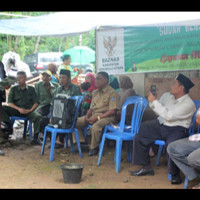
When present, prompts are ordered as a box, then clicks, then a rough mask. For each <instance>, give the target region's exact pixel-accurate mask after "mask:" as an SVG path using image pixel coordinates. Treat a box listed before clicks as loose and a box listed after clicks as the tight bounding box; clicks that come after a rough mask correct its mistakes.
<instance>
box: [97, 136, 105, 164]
mask: <svg viewBox="0 0 200 200" xmlns="http://www.w3.org/2000/svg"><path fill="white" fill-rule="evenodd" d="M105 139H106V137H105V135H103V137H102V140H101V143H100V146H99V158H98V162H97V165H99V164H100V162H101V157H102V154H103V147H104V143H105Z"/></svg>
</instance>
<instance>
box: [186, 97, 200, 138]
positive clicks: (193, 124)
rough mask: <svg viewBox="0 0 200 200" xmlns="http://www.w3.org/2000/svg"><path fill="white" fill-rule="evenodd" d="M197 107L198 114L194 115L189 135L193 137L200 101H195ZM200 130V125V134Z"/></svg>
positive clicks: (199, 127)
mask: <svg viewBox="0 0 200 200" xmlns="http://www.w3.org/2000/svg"><path fill="white" fill-rule="evenodd" d="M193 102H194V104H195V106H196V112H195V113H194V115H193V117H192V121H191V123H190V127H189V131H188V133H189V135H193V134H194V130H195V124H196V116H197V112H198V108H199V106H200V101H198V100H194V101H193ZM199 129H200V125H199V126H198V130H197V131H198V132H199Z"/></svg>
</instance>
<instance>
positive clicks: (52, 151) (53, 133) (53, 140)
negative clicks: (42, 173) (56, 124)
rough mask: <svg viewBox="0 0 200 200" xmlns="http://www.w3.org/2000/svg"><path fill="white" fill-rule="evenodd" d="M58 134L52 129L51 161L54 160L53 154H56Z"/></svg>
mask: <svg viewBox="0 0 200 200" xmlns="http://www.w3.org/2000/svg"><path fill="white" fill-rule="evenodd" d="M56 135H57V133H56V132H55V131H52V133H51V150H50V158H49V161H50V162H52V161H53V155H54V148H55V143H56Z"/></svg>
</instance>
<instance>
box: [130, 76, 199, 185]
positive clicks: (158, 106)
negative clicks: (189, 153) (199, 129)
mask: <svg viewBox="0 0 200 200" xmlns="http://www.w3.org/2000/svg"><path fill="white" fill-rule="evenodd" d="M193 86H194V84H193V83H192V81H191V80H190V79H189V78H187V77H186V76H184V75H183V74H179V75H178V76H177V77H176V79H175V82H174V84H173V85H172V87H171V91H170V92H167V93H164V94H163V95H162V96H161V98H160V99H159V100H157V98H156V97H155V96H154V95H153V94H152V93H151V92H149V96H148V101H149V105H150V107H151V109H152V110H153V111H154V112H155V113H156V114H157V115H158V118H157V119H156V120H151V121H146V122H143V123H142V124H141V127H140V131H139V133H138V134H137V135H136V136H135V138H134V140H133V161H132V162H133V164H134V165H142V168H141V169H139V171H135V172H134V171H130V174H131V175H133V176H144V175H154V170H153V169H152V167H151V165H150V158H149V148H150V146H151V145H152V144H154V141H155V140H165V142H166V145H168V144H169V143H171V142H173V141H175V140H178V139H180V138H184V137H187V136H188V128H189V125H190V122H191V119H192V117H193V114H194V112H195V110H196V108H195V105H194V103H193V101H192V99H191V98H190V96H189V95H188V93H189V90H190V88H192V87H193ZM167 158H168V173H169V174H171V175H172V180H171V183H172V184H180V183H181V178H180V176H179V173H178V171H179V169H178V168H177V166H176V165H175V164H174V163H173V161H172V160H171V159H170V158H169V156H167Z"/></svg>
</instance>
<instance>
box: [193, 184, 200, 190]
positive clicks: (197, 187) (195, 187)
mask: <svg viewBox="0 0 200 200" xmlns="http://www.w3.org/2000/svg"><path fill="white" fill-rule="evenodd" d="M192 189H200V183H198V184H197V185H195V186H193V187H192Z"/></svg>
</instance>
